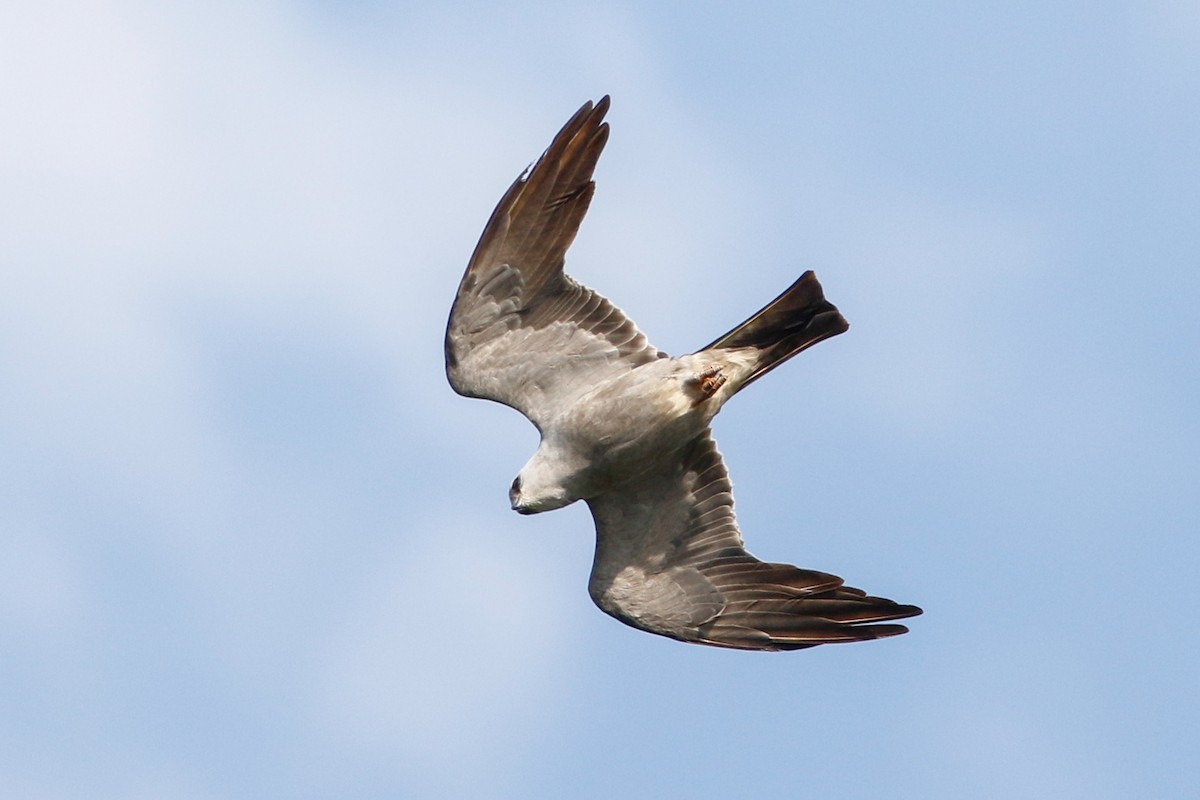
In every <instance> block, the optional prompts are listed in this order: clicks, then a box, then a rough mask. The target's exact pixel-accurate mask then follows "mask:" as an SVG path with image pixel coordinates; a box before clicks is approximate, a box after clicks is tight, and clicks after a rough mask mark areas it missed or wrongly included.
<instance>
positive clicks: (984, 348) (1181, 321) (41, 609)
mask: <svg viewBox="0 0 1200 800" xmlns="http://www.w3.org/2000/svg"><path fill="white" fill-rule="evenodd" d="M604 94H611V95H612V98H613V99H612V110H611V112H610V114H609V121H610V123H611V126H612V133H611V138H610V141H609V144H608V147H607V149H606V152H605V154H604V156H603V158H602V159H601V162H600V164H599V167H598V169H597V172H596V181H597V192H596V196H595V199H594V201H593V204H592V210H591V212H590V214H589V216H588V218H587V220H586V221H585V222H584V224H583V227H582V231H581V233H580V235H579V237H578V239H577V240H576V242H575V244H574V246H573V248H572V249H571V251H570V253H569V254H568V259H567V269H568V272H569V273H570V274H571V275H572V276H574V277H575V278H577V279H578V280H580V281H581V282H582V283H584V284H586V285H588V286H591V287H593V288H595V289H597V290H598V291H600V292H601V293H603V294H605V295H606V296H608V297H610V298H611V299H612V300H613V302H615V303H616V304H617V305H619V306H620V307H621V308H623V309H624V310H625V311H626V312H627V313H628V314H629V315H630V316H631V317H632V318H633V319H634V320H635V321H636V322H637V323H638V325H639V327H640V328H641V329H642V330H643V331H644V332H645V333H646V334H647V335H648V337H649V338H650V340H651V341H652V342H653V343H654V344H655V345H657V346H658V347H659V348H661V349H663V350H665V351H667V352H669V353H673V354H681V353H686V352H691V351H692V350H694V349H696V348H698V347H699V346H701V345H703V344H704V343H706V342H708V341H711V340H712V339H714V338H715V337H716V336H717V335H719V334H720V333H722V332H724V331H726V330H728V329H729V328H731V327H733V326H734V325H736V324H737V323H738V322H740V321H741V320H743V319H744V318H746V317H747V316H749V315H750V314H751V313H752V312H753V311H755V310H756V309H758V308H759V307H760V306H761V305H763V304H764V303H765V302H766V301H767V300H769V299H770V298H772V297H774V296H775V295H776V294H777V293H778V292H780V291H781V290H782V289H783V288H785V287H786V286H787V285H788V284H790V283H791V281H792V280H794V279H795V277H796V276H798V275H799V274H800V272H802V271H804V270H806V269H813V270H815V271H816V273H817V275H818V276H819V277H820V279H821V281H822V283H823V285H824V287H825V290H826V293H827V295H828V297H829V298H830V299H831V300H832V301H833V302H834V303H836V304H837V305H838V307H839V308H840V309H841V310H842V312H843V313H844V314H845V316H846V317H847V318H848V319H849V321H850V323H851V329H850V331H849V332H848V333H847V334H845V335H843V336H839V337H837V338H835V339H832V340H829V341H827V342H824V343H822V344H821V345H819V346H818V347H816V348H813V349H812V350H809V351H807V352H805V353H804V354H803V355H802V356H800V357H799V358H797V359H795V360H794V361H792V362H789V363H788V364H787V365H785V366H784V367H782V368H780V369H778V370H776V371H774V372H772V374H771V375H770V376H769V377H768V378H767V379H764V380H762V381H759V382H756V383H755V384H754V386H753V387H752V388H751V389H750V390H748V391H747V392H745V393H744V394H741V395H739V396H738V397H737V399H736V400H735V401H733V402H731V403H730V404H729V405H728V406H727V407H726V408H725V409H724V411H723V412H722V414H721V415H720V417H718V418H717V420H716V421H715V424H714V428H715V434H716V438H717V441H718V443H719V444H720V447H721V450H722V452H723V453H724V455H725V457H726V460H727V462H728V464H729V468H730V472H731V476H732V478H733V481H734V484H735V487H736V496H737V502H738V505H737V509H738V514H739V520H740V523H741V527H742V531H743V534H744V536H745V538H746V540H747V545H748V547H749V549H750V550H751V551H752V552H753V553H754V554H756V555H757V556H759V557H761V558H764V559H767V560H772V561H788V562H792V563H797V564H799V565H801V566H803V567H808V568H813V569H819V570H823V571H827V572H833V573H835V574H838V575H841V576H843V577H844V578H846V580H847V581H848V582H849V583H850V584H852V585H855V586H860V587H864V588H866V589H868V590H869V591H871V592H872V593H875V594H880V595H883V596H886V597H891V598H894V599H896V600H898V601H900V602H905V603H914V604H917V605H920V606H922V607H923V608H924V609H925V614H924V615H923V616H921V617H918V618H916V619H913V620H911V625H910V627H911V632H910V633H909V634H907V635H905V636H902V637H897V638H892V639H887V640H883V641H877V642H868V643H863V644H854V645H845V646H828V647H820V648H816V649H812V650H804V651H798V652H794V653H744V652H734V651H723V650H718V649H713V648H704V647H698V646H692V645H685V644H681V643H678V642H674V641H671V640H668V639H664V638H661V637H654V636H649V635H646V634H643V633H640V632H638V631H634V630H633V629H630V628H627V627H625V626H623V625H621V624H619V623H617V622H616V621H615V620H612V619H610V618H609V617H607V616H605V615H604V614H602V613H600V612H599V611H598V610H597V609H596V608H594V607H593V605H592V604H591V601H590V600H589V598H588V596H587V592H586V585H587V574H588V571H589V569H590V564H591V555H592V548H593V541H594V540H593V533H592V526H591V520H590V516H589V515H588V513H587V511H586V509H585V508H583V507H581V506H579V505H578V504H577V505H576V506H572V507H570V508H567V509H564V510H561V511H557V512H554V513H548V514H542V515H537V516H534V517H519V516H518V515H516V514H513V513H512V512H511V510H510V509H509V507H508V499H507V490H508V486H509V484H510V482H511V481H512V478H513V476H514V475H515V474H516V473H517V472H518V471H519V469H520V467H521V466H522V464H524V462H525V460H526V459H527V458H528V457H529V455H530V454H531V453H532V452H533V449H534V448H535V446H536V444H537V436H536V432H535V431H534V429H533V428H532V426H531V425H529V424H528V423H527V422H526V421H525V420H524V419H522V418H521V417H520V415H519V414H516V413H515V412H513V411H511V410H510V409H507V408H504V407H501V406H499V405H495V404H491V403H483V402H479V401H471V400H467V399H464V398H460V397H458V396H457V395H455V394H454V393H453V392H452V391H451V390H450V388H449V386H448V385H447V384H446V381H445V377H444V372H443V364H442V336H443V331H444V325H445V320H446V316H447V314H448V312H449V308H450V304H451V302H452V300H453V296H454V292H455V289H456V287H457V284H458V281H459V278H460V277H461V274H462V270H463V269H464V267H465V265H466V261H467V259H468V257H469V255H470V253H471V250H472V248H473V247H474V244H475V241H476V240H477V237H478V235H479V233H480V231H481V230H482V228H483V225H484V223H485V221H486V220H487V217H488V215H489V214H490V212H491V210H492V208H493V207H494V205H495V203H496V201H497V200H498V199H499V197H500V195H501V194H502V193H503V191H504V190H505V189H506V188H507V187H508V185H509V183H510V182H511V181H512V179H513V178H514V177H515V176H516V175H517V174H518V173H519V172H520V171H521V170H522V169H523V168H524V167H525V166H526V165H527V164H528V163H530V162H531V161H533V160H534V159H536V157H537V156H538V155H539V154H540V153H541V151H542V150H543V149H544V148H545V147H546V146H547V145H548V144H549V141H550V139H551V137H552V136H553V134H554V133H555V132H556V131H557V130H558V128H559V127H560V126H561V125H562V123H563V122H565V121H566V120H567V118H568V117H569V116H570V115H571V114H572V113H573V112H574V111H575V109H576V108H578V107H579V106H580V104H582V103H583V102H584V101H585V100H588V99H596V98H598V97H600V96H602V95H604ZM1197 97H1200V7H1197V6H1196V5H1195V4H1194V3H1187V2H1148V3H1136V4H1134V3H1129V4H1122V3H1102V4H1099V5H1095V4H1089V5H1084V4H1077V3H1066V4H1053V3H1052V4H1049V5H1046V4H1042V3H1037V4H1034V3H1007V4H994V3H980V4H958V3H936V2H931V3H912V4H892V3H859V4H843V3H812V4H791V3H777V4H772V3H760V4H750V5H741V6H736V7H735V6H734V5H731V4H725V3H697V4H691V5H690V6H689V7H688V9H687V11H686V12H685V11H683V10H682V8H681V6H678V5H675V4H667V3H646V4H636V3H630V2H616V3H607V4H603V5H601V4H585V3H572V2H559V3H554V4H545V5H542V4H535V3H512V4H493V3H465V4H458V5H455V4H423V3H406V4H392V3H382V2H369V1H368V0H364V1H363V2H351V3H338V2H319V1H316V0H313V1H310V2H282V1H280V2H239V3H233V2H225V0H216V1H215V2H210V3H204V4H199V3H191V4H155V3H144V2H125V1H124V0H111V1H110V2H53V1H52V2H45V3H37V4H33V3H10V4H6V5H5V6H4V7H3V10H0V112H2V113H0V214H2V219H3V222H2V223H0V795H2V796H4V797H22V798H30V799H39V798H47V799H49V798H54V799H56V800H57V799H58V798H63V799H66V798H97V797H113V798H117V797H119V798H165V797H169V798H181V799H182V800H192V799H196V800H200V799H204V800H208V799H210V798H212V799H216V798H263V797H288V798H327V797H341V798H443V797H472V798H561V797H577V798H601V797H603V798H612V797H619V798H631V799H636V798H650V797H655V798H661V797H689V798H704V797H765V796H779V797H796V796H802V795H803V796H836V797H839V798H844V799H845V800H852V799H854V798H877V797H893V798H921V800H940V799H941V798H947V799H948V798H954V800H960V799H961V798H1011V797H1023V798H1042V797H1045V798H1056V799H1059V800H1061V799H1064V798H1068V799H1069V798H1081V799H1082V798H1087V800H1097V799H1100V798H1128V797H1183V796H1189V795H1190V794H1192V793H1193V792H1194V791H1195V789H1196V786H1197V784H1198V783H1200V767H1198V766H1197V765H1196V761H1195V757H1194V756H1195V752H1194V751H1195V742H1196V740H1197V735H1198V734H1200V729H1198V728H1200V726H1198V719H1200V681H1198V680H1197V675H1200V648H1198V647H1197V646H1196V641H1195V640H1196V636H1197V634H1198V633H1200V626H1198V625H1197V622H1196V615H1195V614H1194V613H1193V612H1192V610H1191V602H1192V599H1193V597H1192V595H1193V592H1192V591H1191V589H1190V587H1191V584H1192V582H1193V581H1194V580H1195V575H1196V571H1197V568H1198V567H1200V545H1198V544H1197V539H1196V534H1197V527H1198V526H1197V522H1198V519H1200V487H1198V486H1197V476H1198V475H1200V456H1198V455H1197V453H1198V447H1197V444H1198V434H1200V414H1198V410H1200V369H1198V366H1200V362H1198V359H1197V353H1198V352H1200V325H1198V324H1197V319H1196V312H1195V309H1196V308H1197V303H1198V301H1200V291H1198V290H1200V278H1198V276H1197V273H1198V271H1200V270H1198V267H1200V233H1198V231H1200V225H1198V224H1197V223H1198V221H1200V148H1198V147H1197V146H1196V142H1197V141H1200V103H1197V102H1196V98H1197Z"/></svg>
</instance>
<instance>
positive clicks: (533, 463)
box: [508, 456, 576, 514]
mask: <svg viewBox="0 0 1200 800" xmlns="http://www.w3.org/2000/svg"><path fill="white" fill-rule="evenodd" d="M546 472H547V470H546V469H545V468H544V465H543V464H542V463H541V462H540V461H539V460H538V459H537V457H536V456H535V457H534V458H533V459H531V460H530V462H529V463H528V464H526V465H525V468H524V469H522V470H521V472H520V474H519V475H517V477H516V478H513V482H512V487H511V488H510V489H509V490H508V500H509V502H510V503H512V509H513V511H516V512H517V513H518V514H537V513H538V512H541V511H553V510H554V509H556V508H562V507H563V506H565V505H569V504H570V503H572V502H574V501H575V499H576V498H574V497H572V496H571V495H570V493H569V492H568V491H567V489H566V487H565V486H563V485H562V483H561V482H560V481H558V480H552V479H548V476H547V475H546Z"/></svg>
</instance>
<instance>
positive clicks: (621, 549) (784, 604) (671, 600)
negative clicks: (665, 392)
mask: <svg viewBox="0 0 1200 800" xmlns="http://www.w3.org/2000/svg"><path fill="white" fill-rule="evenodd" d="M680 455H681V457H680V459H679V460H678V461H677V462H674V463H672V464H671V465H670V466H668V467H666V468H663V469H661V470H659V471H657V472H653V473H651V474H649V475H642V476H639V477H638V478H637V479H635V480H633V481H630V482H629V483H627V484H625V485H623V486H621V487H618V488H616V489H614V490H612V491H609V492H606V493H605V494H603V495H600V496H599V497H596V498H594V499H592V500H589V501H588V505H589V506H590V507H591V509H592V516H593V517H594V518H595V521H596V560H595V563H594V564H593V566H592V576H591V581H590V584H589V587H588V588H589V591H590V593H591V595H592V599H593V600H595V601H596V604H597V605H598V606H600V608H601V609H603V610H604V611H605V612H607V613H609V614H611V615H612V616H614V617H616V618H617V619H619V620H621V621H622V622H625V623H627V624H629V625H632V626H634V627H637V628H642V629H643V630H647V631H650V632H651V633H657V634H661V635H663V636H670V637H672V638H675V639H680V640H682V641H685V642H698V643H701V644H710V645H716V646H719V647H733V648H738V649H742V650H798V649H800V648H803V647H813V646H816V645H819V644H827V643H830V642H857V641H862V640H865V639H878V638H880V637H883V636H895V635H896V634H900V633H905V632H906V631H907V630H908V629H907V628H905V627H904V626H903V625H896V624H884V625H873V624H869V623H877V622H885V621H888V620H897V619H903V618H905V617H912V616H916V615H917V614H920V613H921V609H919V608H917V607H916V606H908V605H900V604H898V603H895V602H893V601H891V600H886V599H884V598H881V597H870V596H868V595H867V594H866V593H864V592H862V591H860V590H859V589H854V588H851V587H849V586H844V585H843V584H842V579H841V578H839V577H837V576H835V575H829V574H826V573H824V572H815V571H813V570H807V569H799V568H797V567H793V566H790V565H788V564H768V563H765V562H762V561H759V560H758V559H756V558H754V557H753V556H751V555H750V554H749V553H747V552H746V550H745V549H744V547H743V545H742V537H741V535H740V534H739V533H738V527H737V521H736V520H735V519H734V516H733V493H732V485H731V484H730V482H729V474H728V473H727V472H726V469H725V463H724V461H722V459H721V454H720V453H719V452H717V447H716V444H715V443H714V442H713V439H712V436H711V435H710V434H709V433H708V432H705V433H704V434H702V435H701V436H699V437H697V439H696V440H695V441H693V442H692V443H691V444H689V445H688V446H687V447H685V448H683V450H682V451H680Z"/></svg>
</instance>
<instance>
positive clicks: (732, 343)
mask: <svg viewBox="0 0 1200 800" xmlns="http://www.w3.org/2000/svg"><path fill="white" fill-rule="evenodd" d="M849 327H850V324H849V323H848V322H846V320H845V318H844V317H842V315H841V314H840V313H839V312H838V310H837V307H836V306H834V305H833V304H832V303H830V302H829V301H828V300H826V299H825V294H824V292H822V291H821V284H820V283H819V282H818V281H817V276H816V275H814V274H813V273H812V271H811V270H810V271H808V272H806V273H804V274H803V275H801V276H800V278H799V279H798V280H797V281H796V282H795V283H793V284H792V285H791V286H789V287H788V288H787V290H786V291H784V293H783V294H781V295H779V297H776V298H775V299H774V300H772V301H771V302H770V303H767V305H766V306H765V307H764V308H763V309H762V310H761V311H759V312H758V313H757V314H755V315H754V316H752V317H751V318H750V319H748V320H746V321H745V322H743V323H742V324H741V325H738V326H737V327H736V328H734V329H733V330H731V331H730V332H729V333H727V334H725V335H724V336H722V337H721V338H719V339H717V340H716V341H715V342H713V343H712V344H710V345H708V346H707V347H705V348H702V349H704V350H718V349H723V350H731V349H734V348H739V347H754V348H757V349H758V350H759V357H758V363H757V364H756V365H755V368H754V370H753V372H751V373H750V377H748V378H746V380H745V382H744V383H743V384H742V386H745V385H746V384H748V383H750V382H751V381H755V380H757V379H758V378H760V377H762V376H763V375H765V374H766V373H768V372H770V371H771V370H772V369H774V368H775V367H777V366H779V365H780V364H782V363H783V362H784V361H787V360H788V359H789V358H791V357H792V356H794V355H796V354H797V353H799V352H800V351H801V350H804V349H806V348H809V347H812V346H813V345H814V344H816V343H817V342H819V341H821V340H823V339H828V338H829V337H831V336H837V335H838V334H839V333H844V332H845V331H846V330H847V329H848V328H849Z"/></svg>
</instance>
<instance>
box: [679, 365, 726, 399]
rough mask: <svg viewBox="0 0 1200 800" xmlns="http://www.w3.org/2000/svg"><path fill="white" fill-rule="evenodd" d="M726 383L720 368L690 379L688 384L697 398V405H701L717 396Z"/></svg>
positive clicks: (705, 371) (713, 368)
mask: <svg viewBox="0 0 1200 800" xmlns="http://www.w3.org/2000/svg"><path fill="white" fill-rule="evenodd" d="M725 381H726V378H725V376H724V375H722V374H721V368H720V367H709V368H708V369H706V370H704V371H703V372H701V373H700V374H699V375H697V376H695V377H694V378H689V379H688V381H687V384H688V388H689V389H691V390H692V394H693V395H695V397H696V404H697V405H699V404H700V403H703V402H704V401H705V400H707V399H708V398H710V397H712V396H713V395H714V394H716V393H717V390H718V389H720V388H721V387H722V386H724V385H725Z"/></svg>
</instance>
